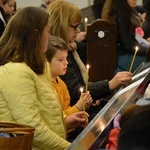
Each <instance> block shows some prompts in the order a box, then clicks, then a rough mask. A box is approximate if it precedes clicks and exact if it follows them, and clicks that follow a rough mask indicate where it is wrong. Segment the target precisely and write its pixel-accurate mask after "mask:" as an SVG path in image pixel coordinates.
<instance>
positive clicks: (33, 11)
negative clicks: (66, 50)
mask: <svg viewBox="0 0 150 150" xmlns="http://www.w3.org/2000/svg"><path fill="white" fill-rule="evenodd" d="M49 30H50V23H49V15H48V13H46V12H45V10H42V9H40V8H37V7H26V8H21V9H20V10H18V11H17V13H16V14H15V15H14V16H13V17H12V18H11V19H10V21H9V23H8V25H7V27H6V29H5V31H4V33H3V35H2V37H1V39H0V121H8V122H16V123H20V124H26V125H30V126H33V127H34V128H35V134H34V139H33V149H34V150H64V149H67V148H68V146H69V145H70V143H69V142H67V141H66V140H65V138H66V127H67V129H70V128H72V127H76V126H82V125H83V124H85V121H87V118H86V119H85V118H83V115H84V113H83V112H81V113H76V114H75V115H71V116H68V117H67V118H66V119H65V121H64V119H63V117H62V109H61V106H60V104H59V102H58V100H57V97H56V94H55V93H54V90H53V86H52V82H51V76H50V73H49V72H50V70H49V67H48V66H47V65H46V64H45V55H44V52H45V51H46V50H47V44H48V40H49V38H50V33H49Z"/></svg>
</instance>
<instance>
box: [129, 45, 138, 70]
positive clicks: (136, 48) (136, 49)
mask: <svg viewBox="0 0 150 150" xmlns="http://www.w3.org/2000/svg"><path fill="white" fill-rule="evenodd" d="M138 49H139V48H138V46H136V47H135V52H134V55H133V58H132V62H131V65H130V69H129V72H131V70H132V67H133V63H134V60H135V57H136V54H137V51H138Z"/></svg>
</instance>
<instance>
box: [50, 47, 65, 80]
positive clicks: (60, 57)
mask: <svg viewBox="0 0 150 150" xmlns="http://www.w3.org/2000/svg"><path fill="white" fill-rule="evenodd" d="M67 55H68V51H67V50H58V51H57V52H56V54H55V55H54V57H53V58H52V60H51V63H50V69H51V74H52V77H53V78H56V77H57V76H58V75H64V74H65V73H66V71H67V65H68V61H67Z"/></svg>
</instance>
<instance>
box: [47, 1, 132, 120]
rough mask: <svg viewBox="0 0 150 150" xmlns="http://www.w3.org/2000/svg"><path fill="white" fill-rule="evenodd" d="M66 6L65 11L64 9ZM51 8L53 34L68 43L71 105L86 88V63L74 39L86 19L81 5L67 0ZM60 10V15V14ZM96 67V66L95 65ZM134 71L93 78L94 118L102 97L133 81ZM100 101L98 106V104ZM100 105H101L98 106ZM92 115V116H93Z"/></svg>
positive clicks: (67, 79) (91, 112) (67, 77)
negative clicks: (110, 76) (110, 78)
mask: <svg viewBox="0 0 150 150" xmlns="http://www.w3.org/2000/svg"><path fill="white" fill-rule="evenodd" d="M64 10H65V11H64ZM47 11H48V13H49V15H50V23H51V25H50V33H51V35H52V36H58V37H61V38H62V39H64V40H65V41H66V42H67V44H68V48H69V51H68V57H67V60H68V68H67V72H66V74H65V75H63V76H60V78H61V79H62V80H63V81H64V82H65V83H66V85H67V87H68V90H69V94H70V96H71V101H70V103H71V106H73V105H75V104H76V103H77V101H78V99H79V97H80V94H81V92H80V88H81V87H83V88H84V89H85V83H86V76H87V74H86V72H87V71H86V67H85V65H84V64H83V62H82V61H81V59H80V57H79V55H78V54H77V52H76V49H77V45H76V43H75V42H74V41H75V39H76V37H77V35H78V34H79V33H80V28H79V27H80V24H81V23H82V13H81V11H80V9H79V8H78V7H77V6H76V5H74V4H72V3H70V2H68V1H65V0H57V1H55V2H53V3H52V4H51V5H50V6H49V7H48V8H47ZM58 14H59V15H58ZM93 67H94V66H93ZM131 78H132V73H130V72H120V73H118V74H117V75H116V76H115V77H114V78H113V79H112V80H110V81H108V80H103V81H98V82H89V83H88V90H89V91H90V94H91V96H92V98H93V101H94V102H93V104H92V105H94V106H91V107H90V108H89V110H88V113H89V115H90V118H93V116H95V114H97V112H99V110H100V109H101V106H100V105H99V103H100V101H99V99H101V98H103V97H106V96H109V95H110V94H111V91H112V90H114V89H116V88H118V87H120V86H122V85H123V84H125V83H127V82H128V81H130V80H131ZM95 105H96V106H95ZM97 105H98V106H97ZM90 118H89V120H90Z"/></svg>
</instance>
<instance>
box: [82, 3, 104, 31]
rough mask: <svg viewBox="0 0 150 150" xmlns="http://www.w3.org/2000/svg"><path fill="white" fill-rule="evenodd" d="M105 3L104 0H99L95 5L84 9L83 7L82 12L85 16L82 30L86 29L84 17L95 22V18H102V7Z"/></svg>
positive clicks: (89, 21)
mask: <svg viewBox="0 0 150 150" xmlns="http://www.w3.org/2000/svg"><path fill="white" fill-rule="evenodd" d="M103 5H104V1H103V0H102V1H99V2H97V3H96V4H94V5H91V6H88V7H85V8H83V9H81V12H82V16H83V24H82V26H81V30H82V31H83V30H84V26H83V25H84V18H86V17H87V18H88V23H91V22H93V21H94V20H96V19H98V18H100V16H101V11H102V7H103Z"/></svg>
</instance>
